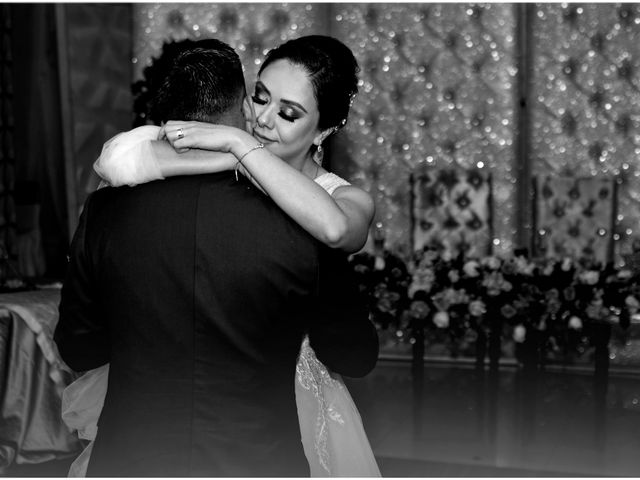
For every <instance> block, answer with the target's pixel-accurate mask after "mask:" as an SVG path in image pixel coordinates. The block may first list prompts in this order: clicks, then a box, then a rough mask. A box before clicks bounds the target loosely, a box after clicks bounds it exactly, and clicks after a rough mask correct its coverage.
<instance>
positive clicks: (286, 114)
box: [251, 93, 300, 123]
mask: <svg viewBox="0 0 640 480" xmlns="http://www.w3.org/2000/svg"><path fill="white" fill-rule="evenodd" d="M251 100H252V101H253V103H257V104H258V105H266V104H267V103H269V100H268V99H266V98H262V97H260V96H259V95H258V94H257V93H254V94H253V96H252V97H251ZM278 115H279V116H280V118H282V119H283V120H286V121H287V122H292V123H293V122H294V121H295V120H297V119H298V118H300V115H298V114H296V111H295V110H294V109H293V108H286V109H284V110H280V111H279V112H278Z"/></svg>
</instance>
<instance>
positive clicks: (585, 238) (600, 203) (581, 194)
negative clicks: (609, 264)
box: [534, 175, 617, 263]
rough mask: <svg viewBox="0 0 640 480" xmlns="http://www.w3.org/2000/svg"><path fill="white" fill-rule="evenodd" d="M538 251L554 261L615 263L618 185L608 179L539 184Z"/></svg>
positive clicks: (553, 179)
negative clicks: (584, 260) (614, 243)
mask: <svg viewBox="0 0 640 480" xmlns="http://www.w3.org/2000/svg"><path fill="white" fill-rule="evenodd" d="M535 186H536V205H535V212H536V217H537V222H536V231H535V242H534V244H535V250H536V253H537V254H539V255H543V256H546V257H553V258H558V257H559V258H562V257H566V256H568V257H572V258H590V259H595V260H597V261H599V262H603V263H604V262H606V261H608V260H610V259H611V257H612V253H613V250H612V249H613V229H612V225H613V221H614V218H615V214H616V213H615V210H616V200H617V199H616V194H617V189H616V183H615V180H614V178H612V177H608V176H598V177H587V178H575V179H574V178H566V177H555V176H551V175H549V176H546V177H538V178H536V180H535Z"/></svg>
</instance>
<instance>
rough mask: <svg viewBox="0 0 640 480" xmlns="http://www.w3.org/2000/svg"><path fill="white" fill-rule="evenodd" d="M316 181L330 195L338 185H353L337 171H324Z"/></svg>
mask: <svg viewBox="0 0 640 480" xmlns="http://www.w3.org/2000/svg"><path fill="white" fill-rule="evenodd" d="M315 182H316V183H317V184H318V185H320V186H321V187H322V188H324V189H325V190H326V191H327V193H328V194H329V195H333V192H334V191H335V189H336V188H338V187H343V186H345V185H351V184H350V183H349V182H347V181H346V180H345V179H344V178H341V177H339V176H338V175H336V174H335V173H331V172H327V173H323V174H322V175H320V176H319V177H316V178H315Z"/></svg>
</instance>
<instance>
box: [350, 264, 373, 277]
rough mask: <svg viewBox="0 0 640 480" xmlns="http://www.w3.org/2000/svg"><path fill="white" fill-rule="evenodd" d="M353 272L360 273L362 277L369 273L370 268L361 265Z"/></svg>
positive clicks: (356, 266) (354, 268)
mask: <svg viewBox="0 0 640 480" xmlns="http://www.w3.org/2000/svg"><path fill="white" fill-rule="evenodd" d="M353 270H354V271H355V272H356V273H359V274H361V275H364V274H366V273H369V267H367V266H366V265H363V264H362V263H359V264H357V265H354V266H353Z"/></svg>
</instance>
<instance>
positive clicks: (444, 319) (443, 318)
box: [433, 312, 449, 328]
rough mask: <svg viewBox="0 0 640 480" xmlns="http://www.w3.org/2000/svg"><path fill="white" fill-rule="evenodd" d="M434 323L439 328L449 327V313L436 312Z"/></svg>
mask: <svg viewBox="0 0 640 480" xmlns="http://www.w3.org/2000/svg"><path fill="white" fill-rule="evenodd" d="M433 323H434V324H435V325H436V327H438V328H447V327H448V326H449V314H448V313H447V312H436V314H435V315H434V316H433Z"/></svg>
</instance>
